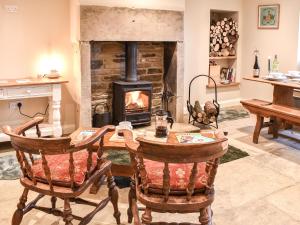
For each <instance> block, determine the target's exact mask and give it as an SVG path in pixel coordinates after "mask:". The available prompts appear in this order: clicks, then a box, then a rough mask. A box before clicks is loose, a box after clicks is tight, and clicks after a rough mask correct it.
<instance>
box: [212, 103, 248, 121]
mask: <svg viewBox="0 0 300 225" xmlns="http://www.w3.org/2000/svg"><path fill="white" fill-rule="evenodd" d="M249 116H250V115H249V112H248V111H246V110H245V109H244V108H243V107H242V106H234V107H226V108H222V109H221V110H220V114H219V117H218V122H224V121H228V120H237V119H242V118H248V117H249Z"/></svg>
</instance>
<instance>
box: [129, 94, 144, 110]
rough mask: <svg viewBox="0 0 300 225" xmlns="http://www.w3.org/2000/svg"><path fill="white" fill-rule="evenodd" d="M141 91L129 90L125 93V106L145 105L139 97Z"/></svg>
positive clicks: (141, 106)
mask: <svg viewBox="0 0 300 225" xmlns="http://www.w3.org/2000/svg"><path fill="white" fill-rule="evenodd" d="M140 95H141V91H131V92H127V93H126V107H129V106H130V105H137V106H138V108H143V107H145V104H144V102H143V100H142V98H141V96H140Z"/></svg>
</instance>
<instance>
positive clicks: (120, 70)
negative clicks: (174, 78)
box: [91, 42, 164, 112]
mask: <svg viewBox="0 0 300 225" xmlns="http://www.w3.org/2000/svg"><path fill="white" fill-rule="evenodd" d="M137 68H138V71H137V73H138V77H139V79H140V80H146V81H151V82H152V84H153V96H152V97H153V98H152V111H153V112H155V111H156V110H157V109H159V108H160V107H161V94H162V89H163V74H164V43H163V42H139V43H138V59H137ZM124 76H125V43H124V42H92V44H91V83H92V86H91V92H92V96H91V97H92V109H94V107H95V105H97V104H98V103H107V104H108V106H109V109H110V110H111V106H112V82H113V81H117V80H120V79H122V78H124ZM97 111H99V112H101V111H107V108H106V107H97Z"/></svg>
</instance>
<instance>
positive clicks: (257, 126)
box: [253, 115, 264, 144]
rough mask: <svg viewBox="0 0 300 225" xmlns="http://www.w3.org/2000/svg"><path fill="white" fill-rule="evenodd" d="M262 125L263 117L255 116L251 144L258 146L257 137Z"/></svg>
mask: <svg viewBox="0 0 300 225" xmlns="http://www.w3.org/2000/svg"><path fill="white" fill-rule="evenodd" d="M263 124H264V117H262V116H260V115H256V125H255V130H254V134H253V143H255V144H258V137H259V134H260V130H261V128H262V127H263Z"/></svg>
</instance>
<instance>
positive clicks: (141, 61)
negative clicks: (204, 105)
mask: <svg viewBox="0 0 300 225" xmlns="http://www.w3.org/2000/svg"><path fill="white" fill-rule="evenodd" d="M132 41H134V42H136V43H137V59H136V66H137V68H136V73H137V78H138V80H139V81H140V82H142V83H143V84H151V85H150V86H152V88H151V92H149V91H146V90H145V89H143V90H135V89H134V88H135V87H134V86H132V87H130V84H128V83H127V87H126V88H131V89H132V91H131V92H127V94H126V95H124V102H122V101H121V103H120V102H119V103H118V104H123V105H124V113H127V114H128V115H130V114H131V115H133V112H134V111H135V112H138V111H139V112H140V113H143V112H145V113H146V111H147V112H148V114H149V110H150V112H151V111H152V113H154V112H155V111H157V110H158V109H160V108H161V107H164V104H165V103H164V102H163V101H162V95H163V93H166V91H168V92H170V93H172V94H174V97H173V98H171V99H170V100H169V104H168V105H169V110H170V111H171V112H172V114H173V117H174V118H175V119H176V121H180V120H182V116H183V107H184V99H183V88H182V87H180V86H181V84H182V83H183V13H182V12H175V11H162V10H146V9H129V8H110V7H100V6H81V99H82V100H81V105H80V126H90V125H91V116H92V112H93V109H94V107H95V106H96V105H97V104H107V105H108V108H106V109H105V110H110V111H112V113H113V115H114V120H115V121H116V118H118V119H117V121H119V120H121V119H122V117H118V116H120V115H117V114H118V113H116V112H114V108H115V107H114V103H113V90H114V88H113V86H115V87H116V86H118V85H120V84H122V82H124V79H125V74H126V43H127V42H132ZM125 83H126V82H125ZM128 85H129V86H128ZM146 86H147V85H146ZM148 86H149V85H148ZM178 87H179V88H178ZM143 88H144V87H143ZM146 89H147V88H146ZM149 93H151V96H149ZM147 99H148V101H147ZM149 100H151V102H149ZM146 109H149V110H146ZM115 111H116V110H115ZM149 116H151V115H150V114H149ZM136 118H137V117H136Z"/></svg>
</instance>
